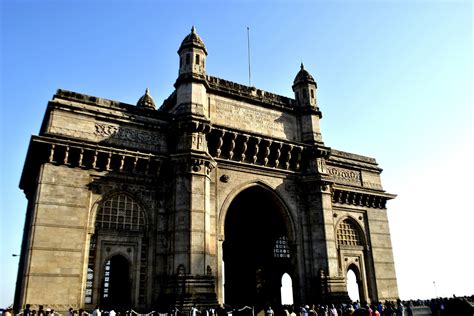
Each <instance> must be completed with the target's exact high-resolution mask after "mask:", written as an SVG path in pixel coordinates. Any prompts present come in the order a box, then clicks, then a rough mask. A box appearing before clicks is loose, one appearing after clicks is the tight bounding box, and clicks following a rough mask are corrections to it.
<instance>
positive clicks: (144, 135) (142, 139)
mask: <svg viewBox="0 0 474 316" xmlns="http://www.w3.org/2000/svg"><path fill="white" fill-rule="evenodd" d="M94 134H95V135H96V136H99V137H104V138H108V137H110V138H115V139H119V140H125V141H131V142H139V143H143V144H148V145H158V144H157V142H156V139H157V137H156V135H155V134H153V133H149V132H145V131H140V130H137V129H133V128H128V127H120V126H116V125H109V124H104V123H95V131H94Z"/></svg>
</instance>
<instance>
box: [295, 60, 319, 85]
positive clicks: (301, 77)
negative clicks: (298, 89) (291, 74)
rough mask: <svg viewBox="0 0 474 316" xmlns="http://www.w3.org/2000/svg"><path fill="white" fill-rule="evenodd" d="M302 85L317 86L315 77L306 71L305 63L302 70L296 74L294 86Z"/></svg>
mask: <svg viewBox="0 0 474 316" xmlns="http://www.w3.org/2000/svg"><path fill="white" fill-rule="evenodd" d="M300 83H305V84H306V83H314V84H316V81H315V80H314V78H313V76H311V75H310V74H309V72H307V71H306V69H304V65H303V63H301V69H300V71H298V73H297V74H296V77H295V80H293V85H294V86H296V85H298V84H300Z"/></svg>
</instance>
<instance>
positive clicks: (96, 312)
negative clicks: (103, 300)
mask: <svg viewBox="0 0 474 316" xmlns="http://www.w3.org/2000/svg"><path fill="white" fill-rule="evenodd" d="M101 314H102V313H101V312H100V309H99V305H97V306H96V307H95V309H94V311H93V312H92V316H101Z"/></svg>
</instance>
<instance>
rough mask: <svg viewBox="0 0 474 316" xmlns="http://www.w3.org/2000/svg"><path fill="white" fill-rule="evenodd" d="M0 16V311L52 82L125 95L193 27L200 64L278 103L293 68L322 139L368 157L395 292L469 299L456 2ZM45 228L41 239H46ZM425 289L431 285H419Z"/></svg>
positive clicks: (148, 80)
mask: <svg viewBox="0 0 474 316" xmlns="http://www.w3.org/2000/svg"><path fill="white" fill-rule="evenodd" d="M0 5H1V6H0V10H1V18H0V20H1V22H0V23H1V56H0V61H1V90H0V97H1V99H0V100H1V101H0V111H1V112H0V119H1V125H0V126H1V129H0V133H1V134H0V141H1V155H0V179H1V182H0V186H1V191H0V208H1V210H0V211H1V221H0V222H1V224H2V226H3V227H2V230H1V235H0V236H1V249H0V253H1V254H2V260H0V265H1V269H0V273H1V276H0V279H1V280H2V287H1V289H0V291H1V292H0V306H6V305H8V304H10V303H11V302H12V298H13V291H14V285H15V279H16V268H17V263H18V259H17V258H16V257H11V254H12V253H18V252H19V250H20V243H21V234H22V230H23V221H24V215H25V210H26V199H25V197H24V195H23V193H22V192H21V191H20V190H19V189H18V183H19V179H20V175H21V170H22V167H23V163H24V159H25V156H26V150H27V147H28V142H29V139H30V136H31V135H32V134H37V133H38V131H39V127H40V124H41V120H42V117H43V115H44V111H45V108H46V105H47V102H48V100H50V99H51V97H52V95H53V94H54V92H55V90H56V89H58V88H63V89H68V90H73V91H77V92H81V93H86V94H89V95H95V96H99V97H103V98H108V99H113V100H119V101H122V102H126V103H132V104H134V103H136V101H137V100H138V98H139V97H140V96H141V95H142V94H143V93H144V90H145V88H146V87H149V88H150V90H151V94H152V95H153V97H154V98H155V101H156V102H157V103H161V101H162V100H164V99H165V98H166V97H167V96H168V95H169V94H170V93H171V91H172V85H173V83H174V81H175V79H176V77H177V73H178V55H177V53H176V51H177V49H178V47H179V44H180V43H181V40H182V39H183V38H184V36H186V35H187V34H188V33H189V31H190V29H191V26H192V25H195V26H196V28H197V32H198V34H200V36H201V37H202V39H203V40H204V42H205V44H206V47H207V50H208V53H209V55H208V58H207V72H208V73H209V74H211V75H213V76H217V77H221V78H224V79H227V80H231V81H235V82H238V83H242V84H247V83H248V74H247V69H248V68H247V67H248V66H247V46H246V44H247V37H246V36H247V33H246V28H247V26H249V27H250V36H251V52H252V53H251V54H252V84H253V85H255V86H257V87H258V88H260V89H264V90H267V91H270V92H273V93H277V94H281V95H285V96H290V97H292V96H293V93H292V90H291V85H292V81H293V79H294V76H295V75H296V73H297V71H298V70H299V65H300V63H301V62H304V64H305V68H306V69H307V70H308V71H309V72H310V73H311V74H312V75H313V76H314V77H315V79H316V81H317V82H318V101H319V105H320V109H321V110H322V112H323V120H322V123H321V124H322V133H323V139H324V141H325V143H326V144H327V145H328V146H330V147H333V148H336V149H339V150H344V151H349V152H354V153H358V154H363V155H368V156H371V157H375V158H376V159H377V161H378V162H379V164H380V166H381V167H382V168H383V169H384V172H383V174H382V180H383V184H384V188H385V189H386V190H387V191H388V192H390V193H396V194H398V197H397V199H395V200H393V201H391V202H389V203H388V214H389V218H390V227H391V232H392V242H393V247H394V255H395V261H396V270H397V276H398V283H399V292H400V296H401V297H402V298H418V297H420V298H427V297H433V296H436V295H442V296H450V295H452V294H457V295H464V294H474V273H473V269H472V267H471V263H472V262H473V260H474V255H473V252H472V250H470V249H471V248H472V243H473V241H474V238H473V235H472V228H471V224H472V220H473V219H474V215H473V213H472V205H471V203H470V197H471V196H472V189H473V185H472V179H474V174H473V168H472V166H471V165H472V161H474V157H473V153H472V152H473V150H474V140H473V138H474V130H473V126H474V124H473V123H474V111H473V106H474V102H473V101H474V100H473V15H474V14H473V5H472V3H471V2H470V1H434V0H433V1H429V0H425V1H408V0H407V1H395V0H392V1H357V0H347V1H309V0H308V1H289V0H287V1H271V2H270V1H250V0H248V1H177V2H172V1H144V0H138V1H113V0H108V1H87V0H86V1H78V0H71V1H48V0H46V1H35V0H30V1H12V0H4V1H2V2H1V4H0ZM52 233H54V232H52ZM433 282H435V284H433Z"/></svg>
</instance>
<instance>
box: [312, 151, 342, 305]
mask: <svg viewBox="0 0 474 316" xmlns="http://www.w3.org/2000/svg"><path fill="white" fill-rule="evenodd" d="M329 153H330V149H329V148H327V147H321V146H317V147H316V146H315V147H313V148H311V149H310V150H309V151H308V152H307V159H308V166H307V170H306V174H305V175H304V176H303V183H304V185H303V186H304V187H305V188H306V190H305V195H306V203H307V209H306V214H305V216H304V218H303V225H304V228H305V229H304V231H305V235H306V237H305V240H306V241H305V244H304V249H305V250H304V251H305V255H304V257H305V269H306V276H307V277H306V279H307V281H306V287H305V289H306V293H305V295H304V296H305V297H304V299H306V300H307V301H313V300H316V301H320V302H341V301H347V300H348V299H349V297H348V295H347V291H346V284H345V279H344V277H343V276H341V275H340V273H339V265H338V256H337V247H336V236H335V229H334V217H333V210H332V194H331V185H332V181H331V180H330V178H329V176H328V174H327V171H326V164H325V159H327V158H328V156H329Z"/></svg>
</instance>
